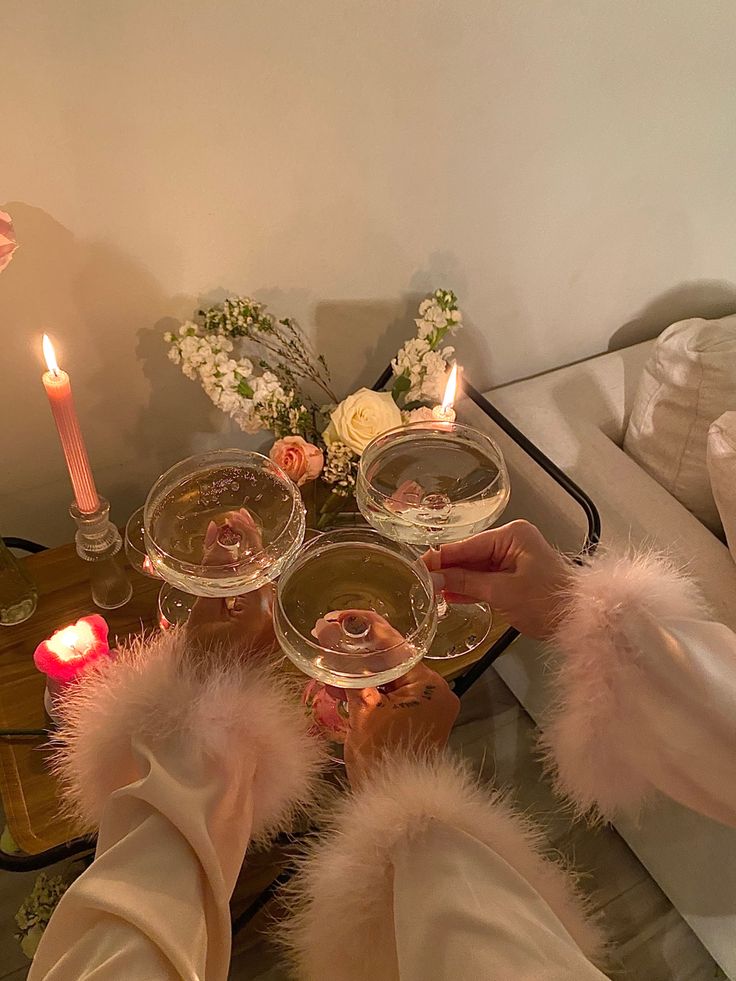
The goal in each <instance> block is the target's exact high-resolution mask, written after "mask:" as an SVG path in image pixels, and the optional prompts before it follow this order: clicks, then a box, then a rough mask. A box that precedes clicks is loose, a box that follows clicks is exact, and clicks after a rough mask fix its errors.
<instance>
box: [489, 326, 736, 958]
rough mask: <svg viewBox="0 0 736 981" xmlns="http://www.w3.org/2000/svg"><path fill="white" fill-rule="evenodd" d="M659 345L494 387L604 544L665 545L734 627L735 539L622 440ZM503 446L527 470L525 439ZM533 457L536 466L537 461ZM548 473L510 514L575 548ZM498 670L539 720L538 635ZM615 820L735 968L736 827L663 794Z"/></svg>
mask: <svg viewBox="0 0 736 981" xmlns="http://www.w3.org/2000/svg"><path fill="white" fill-rule="evenodd" d="M651 345H652V342H645V343H644V344H638V345H635V346H633V347H630V348H626V349H624V350H622V351H617V352H614V353H610V354H606V355H602V356H601V357H598V358H592V359H590V360H587V361H583V362H581V363H579V364H576V365H572V366H570V367H568V368H562V369H560V370H557V371H553V372H550V373H548V374H545V375H542V376H538V377H536V378H532V379H529V380H527V381H523V382H517V383H515V384H512V385H508V386H505V387H503V388H500V389H496V390H494V391H491V392H489V393H487V395H486V397H487V398H488V399H489V400H490V401H491V402H492V403H493V404H494V405H496V406H497V407H498V408H499V409H500V410H501V411H502V412H503V413H504V415H506V416H507V417H508V418H509V419H510V420H511V421H512V422H513V423H514V424H515V425H516V426H517V427H518V428H519V429H520V430H522V432H524V433H525V434H526V435H527V436H528V437H529V438H530V439H531V440H532V441H533V442H534V443H536V444H537V446H538V447H539V448H540V449H542V450H543V451H544V452H545V453H546V454H547V456H549V457H550V458H551V459H552V460H553V461H554V462H555V463H557V464H558V465H559V466H560V467H561V468H562V469H563V470H564V471H565V472H566V473H567V474H568V475H569V476H570V477H572V478H573V480H575V481H576V482H577V483H578V484H579V485H580V486H581V487H582V488H583V489H584V490H585V491H587V493H588V494H589V495H590V497H591V498H592V499H593V501H594V502H595V504H596V506H597V508H598V510H599V512H600V516H601V524H602V536H601V537H602V543H603V545H604V546H605V545H626V544H627V543H629V542H630V543H632V544H633V545H640V544H643V543H646V544H652V545H654V546H656V547H658V548H662V549H665V550H666V551H668V552H669V553H670V554H671V555H672V556H673V557H674V558H675V559H676V560H677V561H678V562H681V563H682V564H683V565H684V566H686V567H687V569H688V570H689V572H690V573H691V575H692V576H693V577H694V578H695V579H696V580H697V581H698V582H699V583H700V585H701V587H702V589H703V591H704V593H705V595H706V597H707V598H708V600H709V601H710V603H711V606H712V608H713V611H714V615H715V616H716V617H717V618H718V619H719V620H721V621H722V622H724V623H727V624H728V625H729V626H730V627H732V628H733V629H736V564H735V563H734V561H733V560H732V558H731V555H730V553H729V552H728V549H727V548H726V547H725V545H723V544H722V543H721V542H720V541H719V540H718V539H717V538H716V537H715V536H714V535H713V534H712V533H711V532H710V531H708V529H707V528H705V527H704V526H703V525H702V524H701V523H700V522H699V521H698V520H697V519H696V518H694V517H693V516H692V515H691V514H690V513H689V512H688V511H686V510H685V508H684V507H683V506H682V505H681V504H679V502H678V501H676V500H675V499H674V498H673V497H672V496H671V495H670V494H669V493H668V492H667V491H666V490H664V489H663V488H662V487H661V486H660V485H659V484H657V483H656V481H654V480H653V479H652V478H651V477H650V476H649V475H648V474H647V473H646V472H645V471H643V470H642V469H641V468H640V467H639V466H638V464H637V463H635V462H634V461H633V460H631V459H630V458H629V457H628V456H626V454H625V453H624V452H623V450H622V449H621V445H622V443H623V436H624V432H625V430H626V425H627V421H628V417H629V412H630V409H631V404H632V399H633V396H634V393H635V391H636V387H637V383H638V379H639V375H640V373H641V369H642V366H643V364H644V362H645V361H646V358H647V355H648V353H649V350H650V348H651ZM504 448H505V450H507V451H508V452H510V453H511V454H513V455H514V456H515V457H516V462H517V466H519V467H520V468H523V467H524V465H525V464H524V461H523V460H522V459H521V458H520V457H519V456H518V453H517V451H516V449H515V448H514V447H513V446H511V445H508V446H505V447H504ZM526 467H527V470H531V468H530V467H529V464H528V462H527V464H526ZM545 480H546V478H542V477H539V476H538V475H532V476H530V479H529V483H528V484H526V481H525V480H522V481H521V483H522V484H523V485H524V486H522V487H520V488H517V493H516V497H515V499H512V503H513V514H512V516H516V515H520V514H525V515H526V516H528V517H531V518H532V519H534V518H535V517H536V515H537V514H538V513H539V514H540V515H541V520H540V521H539V522H538V523H539V524H540V525H541V526H542V528H543V530H544V531H545V532H546V533H547V534H548V535H550V536H551V537H553V538H555V539H556V540H557V541H559V543H560V544H562V545H563V546H568V547H569V545H570V542H571V541H572V540H573V536H575V535H576V536H577V537H578V540H579V537H580V535H581V533H582V530H583V529H582V524H581V515H580V514H577V515H575V514H573V513H572V512H570V510H569V505H564V513H563V506H562V505H560V509H559V513H558V514H557V515H556V514H555V508H556V505H555V503H553V502H552V500H551V498H552V491H551V490H550V491H549V492H547V490H546V488H548V485H547V484H546V483H545ZM542 498H544V499H545V504H544V507H543V508H542V511H541V512H540V510H539V509H540V500H542ZM555 500H556V501H561V500H562V499H561V498H560V497H559V494H557V496H556V498H555ZM497 670H498V672H499V674H500V675H501V677H502V678H503V679H504V681H505V682H506V683H507V684H508V685H509V687H510V688H511V689H512V690H513V691H514V693H515V695H516V696H517V698H519V700H520V701H521V703H522V704H523V705H524V706H525V708H526V709H527V710H528V711H529V713H530V714H531V715H532V716H533V717H534V718H535V719H538V718H539V717H540V715H541V713H542V712H543V710H544V708H545V705H546V704H547V700H548V694H547V690H546V685H545V677H544V673H543V671H542V666H541V660H540V657H539V651H538V648H537V647H536V645H535V644H534V643H533V642H530V641H527V640H526V639H521V640H520V641H519V642H517V644H515V645H514V646H513V647H512V648H511V650H510V651H509V653H507V654H505V655H504V656H503V657H502V658H501V659H500V660H499V661H498V662H497ZM734 670H736V665H734ZM704 711H707V706H704ZM734 771H735V774H736V760H735V761H734ZM735 778H736V777H735ZM617 830H618V831H619V833H620V834H621V835H622V836H623V837H624V838H625V840H626V841H627V842H628V844H629V846H630V847H631V848H632V850H633V851H634V852H635V853H636V854H637V855H638V857H639V859H640V860H641V861H642V863H643V864H644V865H645V866H646V867H647V869H648V870H649V872H650V874H651V875H652V876H653V878H654V879H655V880H656V881H657V882H658V883H659V885H660V887H661V888H662V889H663V891H664V892H665V893H666V894H667V896H668V897H669V899H670V900H671V902H672V904H673V905H674V906H675V907H676V908H677V909H678V910H679V912H680V913H681V914H682V916H683V917H684V918H685V919H686V920H687V922H688V923H689V924H690V926H691V927H692V929H693V930H694V932H695V933H696V934H697V935H698V936H699V937H700V939H701V941H702V942H703V944H704V945H705V946H706V947H707V948H708V949H709V951H710V952H711V954H712V956H713V957H714V959H715V960H716V961H717V962H718V963H719V964H720V965H721V967H722V968H723V970H724V971H725V973H726V974H727V975H728V976H729V977H731V978H736V831H731V830H729V829H726V828H724V827H722V826H720V825H718V824H716V823H714V822H711V821H708V820H706V819H704V818H700V817H699V816H697V815H695V814H693V813H691V812H690V811H688V810H686V809H684V808H682V807H679V806H677V805H675V804H674V803H672V802H670V801H665V800H662V801H661V802H659V803H658V804H657V805H656V806H655V807H653V808H652V809H651V810H649V811H647V813H646V814H645V815H644V816H643V817H642V819H641V821H640V823H639V825H638V826H637V825H636V824H634V823H633V822H628V821H621V822H619V823H618V824H617Z"/></svg>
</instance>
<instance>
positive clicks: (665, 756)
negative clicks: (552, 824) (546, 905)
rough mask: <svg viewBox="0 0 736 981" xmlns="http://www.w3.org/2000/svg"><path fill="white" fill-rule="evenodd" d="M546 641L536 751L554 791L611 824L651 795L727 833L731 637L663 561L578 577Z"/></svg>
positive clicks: (733, 672)
mask: <svg viewBox="0 0 736 981" xmlns="http://www.w3.org/2000/svg"><path fill="white" fill-rule="evenodd" d="M562 609H563V614H562V616H561V618H560V622H559V624H558V626H557V629H556V632H555V636H554V646H555V647H556V649H557V656H556V657H555V660H554V672H553V688H554V690H555V698H556V704H555V706H554V708H553V710H552V711H551V713H550V715H549V717H548V719H547V720H546V722H544V723H543V745H544V747H545V750H546V752H547V757H548V760H549V763H550V766H551V768H552V770H553V772H554V774H555V779H556V782H557V786H558V788H559V790H560V791H561V792H562V793H563V794H564V795H565V796H567V797H568V798H570V799H571V800H572V801H573V802H574V803H575V805H576V807H577V808H578V810H579V812H580V813H587V812H593V813H595V814H597V815H600V816H602V817H604V818H606V819H610V818H612V817H613V816H615V814H616V813H617V812H618V811H619V810H628V811H632V810H633V811H635V810H637V809H639V808H640V807H641V806H642V804H643V803H644V802H645V801H646V800H647V798H648V797H650V796H651V795H652V793H653V792H654V791H655V790H657V791H661V792H663V793H665V794H667V795H669V796H670V797H672V798H674V799H676V800H678V801H679V802H681V803H683V804H685V805H687V806H689V807H691V808H693V809H694V810H697V811H699V812H701V813H703V814H706V815H708V816H710V817H713V818H715V819H716V820H720V821H722V822H724V823H727V824H735V825H736V783H735V782H734V780H733V777H732V768H733V760H734V758H736V636H734V634H733V632H732V631H730V630H729V629H728V628H726V627H724V626H723V625H722V624H717V623H713V622H712V621H710V620H709V619H708V612H707V609H706V607H705V604H704V603H703V601H702V599H701V598H700V596H699V594H698V591H697V589H696V588H695V586H694V585H693V584H692V583H691V582H690V581H689V580H688V579H687V578H686V577H684V576H682V575H681V574H680V573H679V572H677V571H676V570H675V569H674V568H673V567H672V566H671V565H670V564H669V563H668V562H666V561H664V560H662V559H658V558H656V557H653V556H641V557H638V558H636V559H628V558H616V557H615V556H604V557H602V558H601V559H595V560H593V561H592V562H591V563H590V564H589V565H586V566H584V567H581V568H579V569H578V570H577V571H576V572H575V573H574V574H573V578H572V581H571V585H570V588H569V592H568V595H567V596H566V597H565V598H564V600H563V604H562Z"/></svg>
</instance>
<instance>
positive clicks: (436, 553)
mask: <svg viewBox="0 0 736 981" xmlns="http://www.w3.org/2000/svg"><path fill="white" fill-rule="evenodd" d="M427 551H428V552H429V570H430V572H437V571H439V569H440V568H441V566H442V563H441V560H440V550H439V549H438V548H435V547H434V545H430V546H429V547H428V549H427ZM435 603H436V604H437V619H438V620H442V619H443V618H444V617H446V616H447V609H448V607H447V600H446V599H445V597H444V596H443V595H442V593H435Z"/></svg>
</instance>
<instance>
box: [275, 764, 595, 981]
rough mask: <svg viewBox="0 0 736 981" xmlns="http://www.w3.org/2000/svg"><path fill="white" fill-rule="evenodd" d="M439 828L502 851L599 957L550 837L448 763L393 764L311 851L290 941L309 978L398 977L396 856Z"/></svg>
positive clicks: (591, 926) (297, 884)
mask: <svg viewBox="0 0 736 981" xmlns="http://www.w3.org/2000/svg"><path fill="white" fill-rule="evenodd" d="M430 821H440V822H443V823H445V824H447V825H449V826H451V827H453V828H458V829H460V830H462V831H464V832H466V833H467V834H468V835H471V836H472V837H474V838H475V839H477V840H478V841H480V842H482V843H483V844H485V845H487V846H488V847H489V848H492V849H493V850H494V851H496V852H498V853H499V854H500V855H501V856H502V857H503V858H504V859H505V860H506V861H507V862H508V863H509V864H510V865H512V866H513V867H514V868H515V869H516V870H517V871H518V872H519V873H520V874H521V875H522V876H524V878H525V879H527V881H529V882H530V883H531V885H532V886H533V887H534V888H535V889H536V890H537V891H538V892H539V894H540V895H541V896H542V897H543V898H544V899H545V901H546V902H547V903H548V905H549V906H550V908H551V909H552V910H553V912H554V913H555V915H556V916H557V917H558V918H559V920H560V921H561V923H562V924H563V926H564V927H565V929H566V930H567V931H568V933H569V934H570V935H571V937H572V938H573V940H574V941H575V942H576V943H577V944H578V946H579V947H580V948H581V950H582V951H583V953H585V954H586V956H588V957H590V958H599V957H600V955H601V953H602V950H603V946H604V945H603V939H602V935H601V933H600V932H599V930H598V928H597V926H596V925H595V923H594V922H593V920H592V919H591V918H590V917H589V916H588V914H587V913H586V906H585V901H584V900H583V899H582V898H581V897H580V895H579V894H578V893H577V891H576V888H575V884H574V879H573V877H572V876H571V875H570V874H569V872H568V870H567V869H565V868H563V867H562V866H561V865H560V864H557V863H555V862H553V861H550V860H548V859H547V858H545V857H544V856H543V854H542V836H541V834H540V832H539V830H538V829H537V828H536V827H535V826H534V825H533V823H532V822H531V821H529V820H528V819H526V818H524V817H522V816H521V815H520V814H518V813H517V812H516V811H514V809H513V808H512V806H511V805H510V804H509V803H508V801H507V800H506V796H505V795H504V794H503V793H500V792H498V791H490V792H489V790H488V789H485V788H483V787H481V786H480V785H479V784H478V782H477V781H474V780H473V779H472V778H471V777H470V775H469V773H468V770H467V768H466V767H465V766H464V765H463V764H461V763H459V762H453V761H451V760H450V759H448V758H445V757H441V758H439V759H437V758H434V759H432V758H424V759H421V760H420V759H416V758H398V759H396V758H395V759H393V760H388V759H387V760H386V761H385V763H384V765H383V767H382V768H381V770H380V771H379V773H378V774H377V775H376V776H375V777H374V778H373V779H372V780H371V781H370V783H369V784H368V785H366V786H365V787H363V788H362V789H361V790H360V791H358V792H357V793H355V794H353V795H351V796H350V797H348V798H347V799H345V800H344V801H343V802H342V803H341V804H340V805H339V806H338V808H337V811H336V813H334V815H333V816H332V817H331V820H330V825H331V827H330V828H329V830H328V832H327V833H326V834H325V836H324V837H323V838H322V839H321V840H319V841H318V842H317V843H316V844H315V845H314V846H313V847H312V848H311V849H310V851H309V852H308V854H307V856H306V857H305V861H304V863H303V865H302V867H301V870H300V872H299V875H298V876H297V878H296V880H295V881H294V883H293V885H292V886H291V887H290V890H289V892H290V897H291V905H292V907H294V908H296V913H295V914H294V915H293V917H292V918H291V920H290V921H289V922H288V923H287V924H286V927H285V932H284V934H283V937H282V943H283V944H284V945H285V947H286V948H287V950H288V951H289V954H290V957H291V959H292V960H293V961H294V963H295V966H296V969H297V974H298V977H300V978H303V979H306V981H318V979H319V981H345V979H346V978H350V979H351V981H375V979H376V978H381V981H393V979H397V978H398V966H397V961H396V948H395V937H394V921H393V912H392V910H393V870H392V861H391V856H392V853H393V851H394V849H395V848H396V846H397V845H398V844H399V843H400V842H401V840H402V839H407V838H410V837H411V836H412V835H416V834H419V833H421V832H422V830H423V829H424V828H426V827H427V825H428V823H429V822H430Z"/></svg>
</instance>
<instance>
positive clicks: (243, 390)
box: [238, 378, 253, 399]
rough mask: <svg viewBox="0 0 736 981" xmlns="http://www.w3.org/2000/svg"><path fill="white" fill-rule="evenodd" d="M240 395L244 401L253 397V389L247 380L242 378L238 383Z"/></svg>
mask: <svg viewBox="0 0 736 981" xmlns="http://www.w3.org/2000/svg"><path fill="white" fill-rule="evenodd" d="M238 395H240V396H242V398H244V399H250V398H252V397H253V389H252V388H251V387H250V385H249V384H248V382H247V381H246V380H245V378H241V379H240V381H239V382H238Z"/></svg>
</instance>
